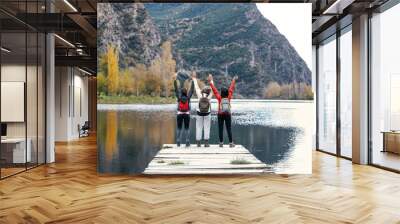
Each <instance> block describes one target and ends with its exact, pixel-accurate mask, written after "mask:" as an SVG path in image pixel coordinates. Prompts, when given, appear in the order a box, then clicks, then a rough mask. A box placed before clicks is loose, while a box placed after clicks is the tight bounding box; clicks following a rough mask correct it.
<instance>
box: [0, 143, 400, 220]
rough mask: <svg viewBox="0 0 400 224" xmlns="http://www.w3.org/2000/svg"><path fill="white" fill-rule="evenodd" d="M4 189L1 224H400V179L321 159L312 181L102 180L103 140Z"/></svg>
mask: <svg viewBox="0 0 400 224" xmlns="http://www.w3.org/2000/svg"><path fill="white" fill-rule="evenodd" d="M56 156H57V163H55V164H52V165H48V166H42V167H39V168H36V169H33V170H30V171H28V172H25V173H22V174H19V175H17V176H13V177H10V178H8V179H5V180H2V181H0V223H44V222H47V223H213V224H219V223H374V224H375V223H385V224H386V223H400V200H399V199H400V175H399V174H395V173H391V172H388V171H384V170H380V169H377V168H374V167H369V166H358V165H352V164H351V163H350V162H349V161H347V160H343V159H337V158H335V157H333V156H330V155H326V154H323V153H317V152H315V153H314V154H313V156H314V159H313V160H314V161H313V172H314V173H313V174H312V175H308V176H307V175H293V176H285V175H280V176H278V175H272V174H270V175H262V176H259V175H258V176H248V175H245V176H184V177H181V176H180V177H176V176H173V177H168V176H162V177H159V176H158V177H154V176H151V177H148V176H136V177H135V176H99V175H98V174H97V172H96V140H95V138H91V139H85V140H82V141H81V142H74V143H71V144H68V145H57V154H56Z"/></svg>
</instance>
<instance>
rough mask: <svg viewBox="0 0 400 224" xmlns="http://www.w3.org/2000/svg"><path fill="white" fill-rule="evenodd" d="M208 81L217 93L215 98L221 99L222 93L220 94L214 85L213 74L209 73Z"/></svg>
mask: <svg viewBox="0 0 400 224" xmlns="http://www.w3.org/2000/svg"><path fill="white" fill-rule="evenodd" d="M208 82H210V87H211V90H212V92H213V93H214V95H215V98H217V100H220V99H221V95H219V92H218V90H217V88H215V86H214V80H213V78H212V75H208Z"/></svg>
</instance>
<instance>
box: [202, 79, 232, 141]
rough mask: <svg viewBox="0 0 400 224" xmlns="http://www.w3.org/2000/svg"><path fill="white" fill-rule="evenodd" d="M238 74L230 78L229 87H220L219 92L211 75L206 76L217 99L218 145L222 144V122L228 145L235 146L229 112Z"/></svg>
mask: <svg viewBox="0 0 400 224" xmlns="http://www.w3.org/2000/svg"><path fill="white" fill-rule="evenodd" d="M237 79H238V76H235V77H234V78H233V79H232V82H231V85H230V87H229V89H227V88H225V87H222V88H221V94H220V93H219V92H218V90H217V88H216V87H215V85H214V81H213V77H212V75H209V76H208V81H209V83H210V86H211V89H212V91H213V93H214V95H215V98H217V100H218V131H219V147H223V146H224V123H225V126H226V131H227V133H228V138H229V147H231V148H233V147H235V144H234V143H233V139H232V127H231V126H232V113H231V99H232V96H233V91H234V90H235V84H236V80H237Z"/></svg>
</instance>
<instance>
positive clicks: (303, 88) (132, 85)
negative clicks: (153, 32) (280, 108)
mask: <svg viewBox="0 0 400 224" xmlns="http://www.w3.org/2000/svg"><path fill="white" fill-rule="evenodd" d="M175 71H176V61H175V60H174V59H173V55H172V45H171V42H170V41H166V42H164V43H163V44H162V45H161V55H160V57H157V58H155V59H154V60H153V61H152V62H151V63H150V65H148V66H146V65H144V64H138V65H136V66H134V67H127V68H123V69H122V68H120V64H119V53H118V49H117V48H116V47H115V46H112V45H109V46H108V47H107V50H106V52H105V53H104V54H102V55H100V57H99V73H98V75H97V90H98V94H99V95H100V96H104V95H106V96H153V97H155V96H158V97H170V96H172V95H173V94H172V92H173V79H172V76H173V74H174V73H175ZM199 85H200V87H203V86H204V85H205V84H204V83H203V82H202V81H200V80H199ZM184 86H186V87H187V88H189V87H190V82H189V80H186V81H185V83H184ZM313 97H314V94H313V91H312V88H311V86H310V85H308V84H307V83H303V82H301V83H297V82H293V83H288V84H279V83H278V82H275V81H271V82H269V83H268V84H267V86H266V88H265V90H264V94H263V98H265V99H288V100H296V99H304V100H311V99H313Z"/></svg>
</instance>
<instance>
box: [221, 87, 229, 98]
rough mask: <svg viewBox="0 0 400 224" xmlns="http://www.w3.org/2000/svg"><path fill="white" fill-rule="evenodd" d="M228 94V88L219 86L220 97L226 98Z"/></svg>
mask: <svg viewBox="0 0 400 224" xmlns="http://www.w3.org/2000/svg"><path fill="white" fill-rule="evenodd" d="M228 96H229V91H228V89H227V88H225V87H222V88H221V97H223V98H226V97H228Z"/></svg>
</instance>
